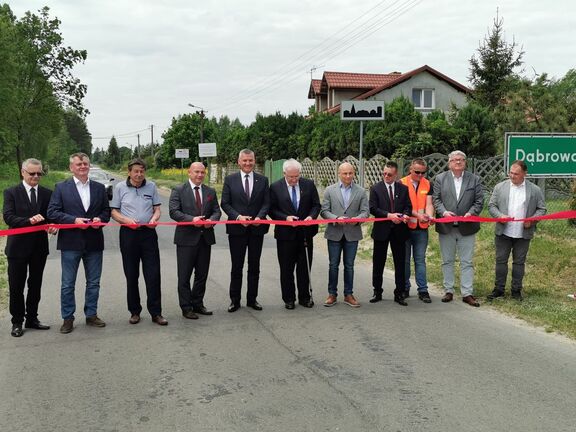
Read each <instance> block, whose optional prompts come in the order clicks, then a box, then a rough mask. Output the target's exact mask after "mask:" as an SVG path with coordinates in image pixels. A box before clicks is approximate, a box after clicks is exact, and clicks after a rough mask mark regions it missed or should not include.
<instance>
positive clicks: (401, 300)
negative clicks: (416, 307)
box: [394, 296, 408, 306]
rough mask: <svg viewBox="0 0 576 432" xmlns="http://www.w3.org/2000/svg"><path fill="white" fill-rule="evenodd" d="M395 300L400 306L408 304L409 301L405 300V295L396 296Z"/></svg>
mask: <svg viewBox="0 0 576 432" xmlns="http://www.w3.org/2000/svg"><path fill="white" fill-rule="evenodd" d="M394 301H395V302H396V303H398V304H399V305H400V306H408V303H407V302H406V300H404V297H403V296H395V297H394Z"/></svg>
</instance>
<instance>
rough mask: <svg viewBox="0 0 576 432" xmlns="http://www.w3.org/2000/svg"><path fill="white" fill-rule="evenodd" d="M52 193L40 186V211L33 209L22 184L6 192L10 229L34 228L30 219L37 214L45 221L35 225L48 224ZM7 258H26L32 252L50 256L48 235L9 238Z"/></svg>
mask: <svg viewBox="0 0 576 432" xmlns="http://www.w3.org/2000/svg"><path fill="white" fill-rule="evenodd" d="M51 196H52V191H51V190H50V189H46V188H45V187H42V186H38V193H37V197H36V200H37V203H38V209H37V210H36V209H33V208H32V204H31V203H30V198H29V197H28V193H27V192H26V188H25V187H24V185H23V184H22V183H20V184H18V185H16V186H13V187H11V188H8V189H6V190H5V191H4V208H3V217H4V221H5V222H6V224H7V225H8V227H10V228H23V227H29V226H32V224H31V223H30V218H31V217H32V216H35V215H37V214H41V215H42V216H44V219H45V221H44V222H41V223H39V224H35V225H42V224H46V223H48V215H47V211H48V203H49V201H50V197H51ZM5 252H6V256H7V257H8V258H26V257H29V256H30V255H31V254H32V252H36V253H37V252H40V253H43V254H46V255H48V252H49V250H48V233H47V232H46V231H38V232H34V233H29V234H18V235H11V236H8V239H7V240H6V249H5Z"/></svg>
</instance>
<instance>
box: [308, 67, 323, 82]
mask: <svg viewBox="0 0 576 432" xmlns="http://www.w3.org/2000/svg"><path fill="white" fill-rule="evenodd" d="M321 67H324V65H320V66H316V65H312V67H311V68H310V70H309V71H308V72H310V82H312V79H313V78H312V74H313V73H314V72H315V71H316V70H318V69H320V68H321Z"/></svg>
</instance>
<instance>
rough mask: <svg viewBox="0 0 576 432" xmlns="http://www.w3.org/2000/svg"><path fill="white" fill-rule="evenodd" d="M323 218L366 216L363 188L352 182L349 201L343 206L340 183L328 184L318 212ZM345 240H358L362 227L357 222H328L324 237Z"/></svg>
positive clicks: (366, 208)
mask: <svg viewBox="0 0 576 432" xmlns="http://www.w3.org/2000/svg"><path fill="white" fill-rule="evenodd" d="M320 214H321V215H322V217H323V218H324V219H336V218H337V217H338V216H347V217H359V218H367V217H368V215H369V213H368V198H367V197H366V191H365V190H364V188H362V187H360V186H358V185H357V184H355V183H352V190H351V191H350V202H349V203H348V206H347V207H345V206H344V199H343V198H342V193H341V192H340V183H335V184H333V185H330V186H328V187H327V188H326V190H325V191H324V199H323V201H322V210H321V212H320ZM343 236H344V237H345V238H346V240H347V241H359V240H361V239H362V228H361V227H360V225H359V224H351V223H349V224H344V225H339V224H328V226H327V227H326V231H325V233H324V237H325V238H326V239H328V240H333V241H340V240H341V239H342V237H343Z"/></svg>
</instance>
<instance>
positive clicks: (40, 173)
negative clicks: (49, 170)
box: [24, 170, 44, 177]
mask: <svg viewBox="0 0 576 432" xmlns="http://www.w3.org/2000/svg"><path fill="white" fill-rule="evenodd" d="M24 171H26V173H27V174H28V175H29V176H30V177H42V176H43V175H44V173H43V172H42V171H38V172H30V171H27V170H24Z"/></svg>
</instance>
